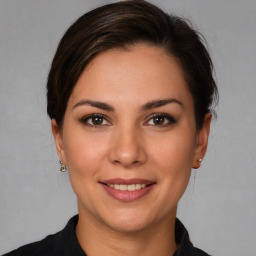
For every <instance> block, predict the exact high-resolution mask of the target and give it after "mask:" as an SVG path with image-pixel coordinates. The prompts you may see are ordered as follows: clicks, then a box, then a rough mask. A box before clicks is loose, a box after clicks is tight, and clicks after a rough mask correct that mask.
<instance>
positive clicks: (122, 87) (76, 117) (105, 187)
mask: <svg viewBox="0 0 256 256" xmlns="http://www.w3.org/2000/svg"><path fill="white" fill-rule="evenodd" d="M209 124H210V116H208V117H207V116H206V121H205V124H204V126H203V128H202V129H201V130H200V131H197V130H196V128H195V127H196V126H195V118H194V106H193V99H192V96H191V94H190V92H189V91H188V89H187V85H186V82H185V80H184V78H183V74H182V70H181V68H180V66H179V64H178V62H177V61H176V60H175V58H172V57H170V56H168V55H166V54H165V53H164V51H163V50H161V49H159V48H156V47H152V46H147V45H144V44H141V45H138V46H136V47H133V48H131V49H130V50H129V51H125V50H109V51H106V52H103V53H101V54H99V55H98V56H97V57H95V58H94V59H93V60H92V61H91V63H90V64H89V65H88V66H87V67H86V69H85V70H84V71H83V73H82V75H81V76H80V78H79V80H78V82H77V84H76V85H75V87H74V90H73V92H72V94H71V96H70V98H69V101H68V104H67V109H66V112H65V116H64V122H63V127H62V130H61V132H58V129H57V125H56V123H55V121H54V120H53V122H52V130H53V133H54V136H55V139H56V145H57V150H58V154H59V157H60V159H62V161H63V163H64V164H65V165H67V167H68V170H69V175H70V180H71V184H72V187H73V189H74V191H75V193H76V195H77V198H78V206H79V214H80V218H86V219H87V220H89V219H90V221H91V222H95V223H98V224H100V225H103V226H105V227H109V228H111V229H114V230H118V231H135V230H141V229H144V228H148V227H150V226H154V225H156V224H158V225H159V224H160V223H162V224H164V223H165V224H166V223H167V222H168V221H169V220H170V219H173V218H175V214H176V207H177V203H178V201H179V199H180V197H181V196H182V194H183V193H184V191H185V189H186V187H187V184H188V181H189V177H190V172H191V168H192V167H194V168H198V167H199V162H198V159H199V158H202V157H203V155H204V153H205V150H206V145H207V138H208V133H209Z"/></svg>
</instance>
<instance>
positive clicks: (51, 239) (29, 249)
mask: <svg viewBox="0 0 256 256" xmlns="http://www.w3.org/2000/svg"><path fill="white" fill-rule="evenodd" d="M60 235H61V234H60V232H58V233H56V234H54V235H49V236H47V237H46V238H44V239H43V240H41V241H37V242H34V243H30V244H27V245H24V246H21V247H20V248H18V249H16V250H14V251H11V252H9V253H6V254H4V255H3V256H43V255H47V256H54V255H56V254H55V253H56V250H57V249H58V248H57V247H56V245H57V244H58V240H59V236H60ZM56 242H57V243H56Z"/></svg>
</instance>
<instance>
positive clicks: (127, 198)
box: [99, 178, 156, 202]
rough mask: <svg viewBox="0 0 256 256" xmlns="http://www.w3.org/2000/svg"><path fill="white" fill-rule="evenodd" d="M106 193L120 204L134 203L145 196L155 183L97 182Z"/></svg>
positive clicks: (117, 179) (138, 180) (145, 181)
mask: <svg viewBox="0 0 256 256" xmlns="http://www.w3.org/2000/svg"><path fill="white" fill-rule="evenodd" d="M99 183H100V184H102V186H103V187H104V189H105V190H106V191H107V193H108V194H109V195H110V196H112V197H114V198H115V199H117V200H119V201H122V202H131V201H135V200H137V199H139V198H141V197H143V196H145V195H147V194H148V193H149V192H150V191H151V190H152V189H153V187H154V185H155V184H156V182H154V181H151V180H145V179H120V178H116V179H110V180H104V181H101V182H99Z"/></svg>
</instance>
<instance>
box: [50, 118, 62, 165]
mask: <svg viewBox="0 0 256 256" xmlns="http://www.w3.org/2000/svg"><path fill="white" fill-rule="evenodd" d="M51 128H52V134H53V137H54V140H55V145H56V150H57V154H58V156H59V159H60V160H61V161H63V164H64V165H65V159H64V150H63V142H62V134H61V131H60V129H59V127H58V125H57V122H56V120H55V119H52V121H51Z"/></svg>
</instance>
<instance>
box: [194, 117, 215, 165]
mask: <svg viewBox="0 0 256 256" xmlns="http://www.w3.org/2000/svg"><path fill="white" fill-rule="evenodd" d="M211 120H212V115H211V114H210V113H207V114H206V115H205V118H204V123H203V126H202V128H201V129H200V130H199V131H198V132H197V138H196V147H195V153H194V159H193V166H192V168H194V169H198V168H199V167H200V166H201V160H202V159H203V158H204V156H205V153H206V150H207V145H208V137H209V133H210V124H211ZM200 159H201V160H200Z"/></svg>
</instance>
